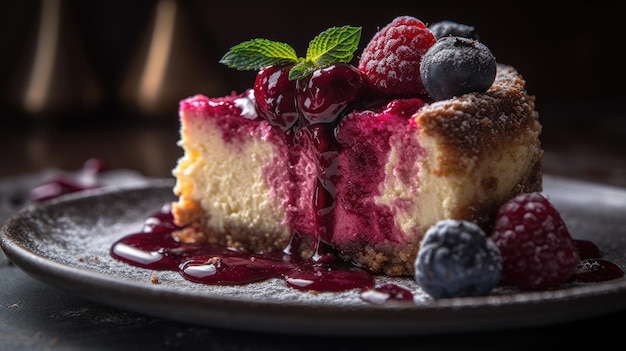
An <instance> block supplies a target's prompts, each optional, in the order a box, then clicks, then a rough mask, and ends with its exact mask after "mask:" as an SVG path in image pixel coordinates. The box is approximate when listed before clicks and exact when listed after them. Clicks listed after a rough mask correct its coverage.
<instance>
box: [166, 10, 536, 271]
mask: <svg viewBox="0 0 626 351" xmlns="http://www.w3.org/2000/svg"><path fill="white" fill-rule="evenodd" d="M451 38H452V37H448V36H446V37H445V39H444V38H435V37H434V36H433V34H432V33H431V32H430V30H429V29H428V28H427V27H426V26H425V25H424V24H423V23H422V22H421V21H419V20H417V19H415V18H413V17H408V16H404V17H398V18H397V19H395V20H394V21H393V22H392V23H390V24H389V25H388V26H387V27H385V28H383V29H382V30H381V31H380V32H378V33H377V34H376V36H375V37H374V38H373V39H372V40H371V42H370V44H369V45H368V46H367V47H366V49H365V50H364V53H363V55H362V56H361V59H360V62H359V67H358V68H357V67H355V66H352V65H350V64H349V63H348V62H349V61H350V60H351V59H352V52H353V51H354V49H355V43H358V40H359V39H360V28H356V27H350V26H345V27H339V28H331V29H330V30H328V31H326V32H323V33H322V34H320V35H319V36H318V37H316V38H315V39H314V40H313V41H312V42H311V44H310V47H309V50H308V52H307V58H305V59H300V58H298V57H297V56H295V53H294V52H293V50H292V49H291V48H290V47H289V46H287V45H286V44H282V43H277V42H271V41H268V40H264V39H255V40H251V41H249V42H245V43H242V44H240V45H238V46H236V47H233V48H232V49H231V51H229V53H228V54H227V55H225V56H224V58H223V60H222V62H223V63H225V64H227V65H230V66H232V67H235V68H238V69H258V70H259V74H258V76H257V80H256V82H255V84H254V88H251V89H249V90H247V91H245V92H243V93H241V94H238V93H233V94H231V95H230V96H224V97H218V98H208V97H206V96H203V95H196V96H192V97H189V98H187V99H184V100H182V101H181V103H180V121H181V130H180V133H181V139H180V142H179V145H180V146H181V147H182V148H183V150H184V156H183V157H182V158H181V159H180V160H179V162H178V165H177V166H176V168H175V169H174V170H173V174H174V176H175V177H176V180H177V183H176V186H175V188H174V192H175V194H176V195H177V196H178V197H179V200H178V201H177V202H175V203H174V204H173V215H174V218H175V221H176V223H177V224H178V225H180V226H183V227H184V229H183V230H181V231H180V232H178V233H177V235H178V237H179V239H180V240H183V241H196V242H198V241H200V242H202V241H206V242H210V243H213V244H217V245H224V246H228V247H232V248H234V249H237V250H242V251H248V252H256V253H262V252H270V251H275V250H288V249H289V250H291V252H298V253H299V254H301V255H303V256H305V257H311V256H312V257H315V255H316V253H317V250H318V249H320V247H330V248H331V249H333V250H336V252H337V254H338V255H339V256H340V257H341V258H343V259H345V260H348V261H351V262H353V263H354V264H356V265H358V266H361V267H363V268H365V269H367V270H369V271H371V272H374V273H384V274H388V275H393V276H398V275H413V273H414V262H415V258H416V255H417V252H418V249H419V245H420V241H421V239H422V237H423V235H424V233H425V232H426V230H427V229H428V228H430V227H431V226H432V225H434V224H435V223H436V222H437V221H439V220H442V219H465V220H469V221H472V222H474V223H477V224H479V225H480V226H481V227H483V228H485V229H489V228H491V226H492V225H493V219H494V217H495V215H496V212H497V210H498V208H499V207H500V205H501V204H503V203H504V202H505V201H507V200H508V199H510V198H512V197H513V196H515V195H516V194H518V193H521V192H533V191H540V190H541V185H542V173H541V158H542V150H541V146H540V141H539V135H540V132H541V126H540V124H539V122H538V114H537V111H536V110H535V101H534V97H533V96H531V95H529V94H528V93H527V92H526V90H525V81H524V80H523V78H522V77H521V75H520V74H519V73H518V72H517V71H516V70H515V69H514V68H513V67H510V66H507V65H504V64H496V62H495V59H494V58H493V56H490V57H488V58H487V59H484V58H480V60H478V59H476V55H475V54H484V52H485V48H484V47H482V46H481V47H479V45H482V44H480V43H479V42H478V41H477V40H476V39H471V40H470V39H462V38H460V37H454V39H455V41H454V43H451V44H450V43H448V44H446V46H444V45H440V46H442V47H443V48H437V47H436V46H437V45H435V44H438V43H439V42H442V43H443V42H446V41H449V39H451ZM390 40H395V41H393V42H394V43H395V47H394V45H386V46H385V45H382V46H381V45H378V44H380V43H381V42H391V41H390ZM461 44H462V45H464V48H463V49H462V50H466V51H463V52H464V55H461V56H463V57H460V58H459V57H458V56H459V55H456V54H454V53H453V54H447V56H446V54H445V50H447V49H449V48H450V47H457V46H459V45H461ZM347 48H349V49H347ZM407 48H409V49H411V50H406V49H407ZM350 50H351V51H350ZM389 50H395V51H394V53H402V54H398V55H391V53H390V52H388V51H389ZM467 50H469V51H467ZM381 51H382V52H381ZM346 52H349V54H346ZM442 52H443V53H444V54H441V53H442ZM251 53H252V54H251ZM437 54H441V55H443V58H441V57H438V56H437ZM489 54H490V53H489ZM246 55H247V56H246ZM428 55H431V57H430V58H429V59H428V60H427V59H426V57H427V56H428ZM441 55H440V56H441ZM310 56H312V57H310ZM392 56H393V57H394V60H396V61H394V60H389V59H388V58H390V57H392ZM483 56H484V55H483ZM432 57H434V58H432ZM446 57H447V58H453V59H454V60H457V61H459V62H461V64H460V65H453V66H455V67H457V66H458V67H461V68H460V69H459V68H454V69H452V70H450V69H448V68H446V67H447V66H446V62H445V58H446ZM468 57H469V58H470V59H469V60H466V58H468ZM422 58H424V61H423V62H424V63H423V62H422ZM398 60H399V61H398ZM477 60H478V61H479V66H478V68H477V69H476V70H474V69H473V67H474V66H473V65H474V63H475V61H477ZM425 62H428V66H427V67H426V64H425ZM407 63H408V66H407ZM420 65H422V67H420ZM407 67H409V68H407ZM411 67H412V68H411ZM485 67H487V68H485ZM425 68H428V70H426V69H425ZM420 69H421V72H420ZM442 69H443V71H442ZM394 70H395V71H397V72H395V71H394ZM455 70H456V71H455ZM392 71H394V72H392ZM467 71H472V72H474V71H480V72H479V73H472V76H471V77H469V78H468V77H465V76H464V74H465V73H467ZM442 72H444V73H445V74H446V75H450V76H452V77H453V78H456V79H457V81H461V83H458V84H456V85H455V83H454V79H452V80H449V81H446V82H447V83H441V82H442V81H443V80H442V79H440V77H441V74H444V73H442ZM459 77H460V78H459ZM485 81H488V84H485ZM450 82H452V83H450ZM467 82H469V84H468V83H467ZM473 83H477V84H473ZM446 84H447V85H446ZM468 86H471V87H469V88H468ZM481 86H483V87H481ZM463 89H470V90H469V91H464V90H463ZM446 93H448V94H452V95H451V96H449V97H447V96H445V94H446ZM435 97H436V98H435ZM294 249H295V251H294Z"/></svg>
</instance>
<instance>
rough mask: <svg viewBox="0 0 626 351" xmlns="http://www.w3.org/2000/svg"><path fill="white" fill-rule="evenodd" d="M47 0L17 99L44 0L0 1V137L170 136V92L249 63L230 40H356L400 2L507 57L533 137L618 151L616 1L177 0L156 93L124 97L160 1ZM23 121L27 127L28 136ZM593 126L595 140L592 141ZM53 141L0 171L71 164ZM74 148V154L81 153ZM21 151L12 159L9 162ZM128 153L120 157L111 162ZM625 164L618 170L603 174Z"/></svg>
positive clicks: (619, 11) (130, 91)
mask: <svg viewBox="0 0 626 351" xmlns="http://www.w3.org/2000/svg"><path fill="white" fill-rule="evenodd" d="M56 1H59V3H60V4H61V11H60V15H59V17H60V18H61V20H62V27H61V32H60V38H59V40H58V44H57V46H58V48H59V50H58V51H57V55H58V59H57V60H56V61H55V62H56V64H55V67H54V70H53V71H54V76H53V78H52V86H53V88H52V89H51V90H50V92H49V94H48V99H47V100H46V102H45V104H44V105H43V107H42V108H41V110H39V111H36V112H32V111H30V112H29V111H28V110H26V109H25V108H24V105H23V101H24V96H25V86H26V83H27V82H28V80H29V78H30V77H31V76H32V67H33V56H34V52H35V49H34V48H35V43H36V40H37V38H38V37H40V36H41V34H38V28H39V24H40V23H41V22H42V19H41V16H40V12H41V8H42V3H46V1H44V2H42V1H39V0H25V1H8V2H2V4H1V5H0V42H1V43H2V45H1V47H2V55H0V77H2V79H1V80H0V94H1V95H0V97H1V100H0V111H1V112H0V128H1V129H0V148H1V147H3V148H5V149H6V148H17V149H20V148H29V147H30V148H32V145H30V144H29V145H26V144H24V143H21V142H20V140H24V138H27V137H29V136H30V137H31V138H43V140H45V141H44V147H47V148H48V149H51V148H53V146H51V144H53V141H50V140H48V139H45V137H46V136H48V137H50V138H52V137H51V136H50V135H52V134H51V133H52V132H50V131H54V132H55V133H57V134H58V132H59V130H60V131H61V133H70V132H69V131H73V134H64V135H66V136H67V135H77V134H80V133H83V134H84V135H88V134H87V132H83V130H82V129H79V128H83V126H93V125H96V126H97V128H100V127H105V128H106V129H104V130H102V132H101V134H102V133H105V132H106V133H110V134H111V138H113V139H114V138H115V135H116V134H115V133H119V132H120V130H121V128H126V127H127V126H129V125H132V126H135V127H137V128H155V127H154V126H155V125H158V126H159V127H158V128H164V129H169V130H170V131H173V133H172V134H167V136H166V138H169V139H167V140H164V142H165V143H169V144H168V145H170V146H173V144H174V143H175V138H176V131H177V125H178V117H177V109H178V101H179V100H180V99H181V98H184V97H186V96H189V95H192V94H195V93H203V94H205V95H209V96H218V95H226V94H228V93H230V92H231V91H233V90H234V91H242V90H244V89H246V88H249V87H251V86H252V84H253V80H254V76H255V72H241V71H236V70H233V69H229V68H227V67H226V66H224V65H221V64H220V63H219V62H218V61H219V59H220V58H221V56H222V55H223V54H224V53H225V52H226V51H228V49H229V48H230V47H231V46H233V45H236V44H238V43H240V42H242V41H245V40H249V39H252V38H256V37H263V38H267V39H271V40H276V41H281V42H285V43H288V44H290V45H291V46H293V47H294V48H295V49H296V51H297V53H298V55H299V56H302V57H303V56H305V53H306V47H307V45H308V42H309V41H310V40H311V39H312V38H313V37H314V36H315V35H317V34H318V33H320V32H321V31H323V30H325V29H327V28H329V27H332V26H341V25H346V24H349V25H354V26H362V28H363V35H362V38H361V43H360V46H359V51H357V53H360V52H361V50H362V49H363V48H364V47H365V45H366V44H367V42H368V41H369V39H370V38H371V37H372V36H373V35H374V33H375V32H376V30H377V29H378V28H380V27H383V26H385V25H386V24H387V23H389V22H390V21H391V20H392V19H393V18H395V17H396V16H400V15H411V16H414V17H417V18H419V19H421V20H422V21H424V22H426V23H430V22H435V21H439V20H443V19H449V20H454V21H458V22H461V23H466V24H471V25H474V26H475V27H476V28H477V30H478V33H479V35H480V37H481V41H482V42H483V43H485V44H486V45H487V46H488V47H489V48H490V49H491V51H492V52H493V53H494V55H495V56H496V59H497V60H498V61H499V62H502V63H508V64H511V65H513V66H514V67H516V68H517V69H518V71H519V72H520V73H521V74H522V75H523V76H524V78H525V79H526V81H527V89H528V91H529V92H530V93H531V94H533V95H536V97H537V109H538V110H539V112H540V117H541V121H542V123H543V125H544V132H543V136H542V138H543V142H544V147H545V149H546V150H548V151H551V150H557V151H559V152H561V151H562V152H564V153H565V154H569V155H572V154H573V155H583V154H584V155H583V156H585V155H590V156H585V157H586V158H595V157H598V156H601V155H605V154H607V152H609V151H610V152H615V151H617V154H618V156H624V151H623V150H624V147H623V146H622V145H623V144H624V143H623V140H624V138H625V137H626V116H624V112H623V110H624V109H623V107H622V106H621V104H622V101H623V96H624V93H625V92H626V89H624V78H626V73H624V70H625V69H624V68H625V67H624V64H623V61H624V60H623V57H624V56H623V55H622V54H621V52H622V51H623V45H624V43H625V41H624V38H623V36H624V34H623V33H624V29H623V27H624V25H623V16H624V13H625V12H624V10H625V9H626V6H625V5H624V2H623V1H617V0H614V1H612V0H594V1H591V0H589V1H584V0H576V1H569V2H564V3H561V4H558V6H557V5H555V4H551V3H549V2H546V1H535V0H532V1H525V2H503V1H448V2H446V1H387V2H376V3H374V4H367V5H366V4H365V3H364V2H356V1H349V2H341V1H327V0H317V1H313V2H300V3H296V2H295V1H220V2H217V1H200V0H181V1H178V7H177V9H178V11H177V12H176V25H175V27H174V28H175V29H174V30H173V32H172V35H173V37H174V44H173V46H172V47H171V48H170V50H169V51H168V57H169V58H170V61H168V62H169V64H168V66H167V69H166V72H167V75H166V76H165V78H164V79H163V80H162V83H163V84H162V86H161V88H162V89H161V90H160V92H159V93H158V94H157V99H156V100H154V101H152V102H151V103H148V104H144V105H141V104H140V103H139V102H138V101H137V100H138V98H137V96H138V95H137V94H138V93H137V90H138V88H137V84H138V81H139V76H140V72H141V69H142V67H145V66H146V57H147V55H146V52H147V47H148V44H149V43H150V41H149V39H150V37H151V34H154V30H153V24H154V20H155V13H156V10H157V8H158V4H159V3H161V4H163V3H164V2H163V1H157V0H135V1H122V0H110V1H79V0H69V1H68V0H48V3H55V2H56ZM356 60H357V58H355V62H356ZM89 92H91V93H89ZM33 129H34V130H36V131H38V132H37V133H39V134H37V135H36V136H33V134H32V130H33ZM19 138H22V139H19ZM85 138H88V137H85ZM157 138H158V137H157ZM38 140H39V139H38ZM598 140H601V141H602V145H600V146H598V145H595V146H594V145H593V144H595V141H598ZM3 143H4V144H3ZM127 147H129V148H133V147H134V146H133V145H132V144H129V145H128V146H127ZM173 148H175V147H174V146H173ZM64 150H65V149H60V150H56V151H55V153H54V155H47V157H43V156H40V158H41V159H42V160H43V161H42V160H39V161H33V160H32V158H33V155H32V152H31V153H25V154H23V155H21V156H19V157H18V156H3V157H10V160H9V161H10V162H4V166H3V168H4V172H1V173H4V174H7V173H9V174H10V173H15V172H18V171H19V170H21V169H26V170H31V169H36V168H38V167H42V166H49V165H52V161H47V160H50V159H51V156H53V157H52V159H54V161H55V162H56V164H58V165H60V166H64V167H74V168H75V167H77V165H76V163H75V162H74V163H70V162H69V161H66V159H65V158H64V157H62V156H60V155H59V153H61V152H64ZM86 152H87V151H85V155H84V157H87V156H88V155H87V154H86ZM172 153H173V155H172V156H169V157H168V156H164V158H165V160H164V162H163V163H164V165H168V164H170V165H171V164H173V163H174V160H175V157H176V155H177V154H176V151H173V152H172ZM154 157H158V155H157V156H154ZM623 160H624V157H618V158H617V159H610V160H607V161H606V162H605V163H609V164H610V165H612V164H616V163H620V162H621V163H622V164H623V163H624V162H623ZM5 161H6V160H5ZM575 161H576V162H574V164H579V165H581V164H583V163H584V162H585V161H584V160H582V158H580V157H578V158H577V159H576V160H575ZM20 162H21V163H22V167H18V165H17V164H16V163H20ZM9 163H10V164H9ZM567 163H568V164H569V162H567ZM132 164H133V163H132V160H130V159H129V160H128V161H125V162H120V163H118V164H117V166H121V167H126V166H129V165H132ZM610 165H609V166H610ZM558 167H565V166H557V168H558ZM580 167H581V169H583V168H585V167H584V165H583V166H580ZM556 171H557V172H558V169H557V170H556ZM582 171H583V172H584V169H583V170H582ZM147 173H149V175H158V176H162V175H169V168H168V167H163V169H149V170H147ZM624 176H625V175H624V174H622V173H620V174H617V175H613V176H612V177H613V178H616V177H618V178H620V179H621V178H622V177H624Z"/></svg>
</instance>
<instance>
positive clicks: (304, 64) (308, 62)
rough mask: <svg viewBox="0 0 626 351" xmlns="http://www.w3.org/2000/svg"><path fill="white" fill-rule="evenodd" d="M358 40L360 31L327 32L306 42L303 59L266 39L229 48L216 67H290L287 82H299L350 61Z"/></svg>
mask: <svg viewBox="0 0 626 351" xmlns="http://www.w3.org/2000/svg"><path fill="white" fill-rule="evenodd" d="M360 40H361V27H352V26H343V27H332V28H329V29H327V30H325V31H323V32H322V33H320V34H319V35H317V36H316V37H315V38H313V40H311V41H310V42H309V47H308V48H307V52H306V57H305V58H301V57H298V56H297V54H296V51H295V50H294V48H293V47H291V46H290V45H289V44H285V43H281V42H278V41H272V40H268V39H252V40H248V41H245V42H243V43H240V44H238V45H235V46H233V47H232V48H230V50H228V52H227V53H226V54H225V55H224V56H223V57H222V58H221V59H220V63H222V64H225V65H226V66H228V67H230V68H234V69H237V70H240V71H244V70H260V69H262V68H264V67H267V66H271V65H278V66H286V65H290V64H293V65H294V66H293V67H292V68H291V70H290V71H289V79H290V80H297V79H302V78H304V77H306V76H308V75H309V74H311V72H313V71H314V70H316V69H318V68H321V67H324V66H328V65H331V64H333V63H338V62H341V63H348V62H350V60H352V57H353V55H354V52H355V51H356V50H357V48H358V45H359V41H360Z"/></svg>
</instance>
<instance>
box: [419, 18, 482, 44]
mask: <svg viewBox="0 0 626 351" xmlns="http://www.w3.org/2000/svg"><path fill="white" fill-rule="evenodd" d="M428 29H429V30H430V32H431V33H433V35H434V36H435V38H437V39H440V38H443V37H447V36H454V37H464V38H469V39H476V40H480V38H479V37H478V34H477V33H476V29H475V28H474V26H470V25H467V24H462V23H458V22H454V21H448V20H445V21H439V22H435V23H433V24H431V25H429V26H428Z"/></svg>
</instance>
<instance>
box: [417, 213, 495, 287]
mask: <svg viewBox="0 0 626 351" xmlns="http://www.w3.org/2000/svg"><path fill="white" fill-rule="evenodd" d="M501 273H502V255H501V254H500V250H499V249H498V247H497V246H496V245H495V243H494V242H493V241H492V240H491V239H490V238H489V237H487V236H486V234H485V232H484V231H483V230H482V229H481V228H480V227H478V226H477V225H476V224H474V223H472V222H468V221H462V220H452V219H447V220H442V221H439V222H437V223H436V224H435V225H434V226H432V227H431V228H430V229H429V230H428V231H427V232H426V234H425V236H424V239H423V240H422V245H421V247H420V250H419V252H418V254H417V258H416V260H415V281H416V282H417V283H418V284H419V285H420V287H421V288H422V290H424V291H425V292H426V293H428V294H429V295H430V296H432V297H433V298H445V297H464V296H484V295H487V294H488V293H489V292H490V291H491V290H492V289H493V288H494V287H495V286H496V285H497V284H498V283H499V281H500V276H501Z"/></svg>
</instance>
